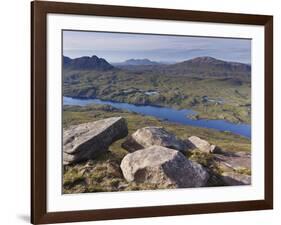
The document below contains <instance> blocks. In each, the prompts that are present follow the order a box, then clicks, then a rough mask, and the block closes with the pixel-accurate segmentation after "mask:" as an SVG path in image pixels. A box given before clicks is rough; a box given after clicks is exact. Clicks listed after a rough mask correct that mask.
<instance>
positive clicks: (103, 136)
mask: <svg viewBox="0 0 281 225" xmlns="http://www.w3.org/2000/svg"><path fill="white" fill-rule="evenodd" d="M127 135H128V128H127V123H126V121H125V119H124V118H122V117H111V118H107V119H103V120H99V121H95V122H91V123H84V124H80V125H76V126H71V127H70V128H68V129H66V130H64V131H63V162H64V164H71V163H75V162H79V161H83V160H88V159H94V158H96V157H97V156H98V155H99V154H101V153H103V152H105V151H107V149H108V147H109V145H111V144H112V143H113V142H115V141H116V140H118V139H121V138H124V137H126V136H127Z"/></svg>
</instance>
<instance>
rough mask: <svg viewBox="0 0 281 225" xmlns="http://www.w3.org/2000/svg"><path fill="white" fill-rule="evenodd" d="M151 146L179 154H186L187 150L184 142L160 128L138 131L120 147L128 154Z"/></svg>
mask: <svg viewBox="0 0 281 225" xmlns="http://www.w3.org/2000/svg"><path fill="white" fill-rule="evenodd" d="M153 145H159V146H163V147H167V148H171V149H176V150H179V151H181V152H186V151H187V148H188V146H187V145H186V143H185V142H184V141H182V140H180V139H178V138H177V137H176V136H175V135H174V134H172V133H170V132H168V131H166V130H165V129H164V128H162V127H144V128H141V129H138V130H137V131H136V132H134V133H133V134H132V135H131V136H130V137H129V138H127V140H126V141H125V142H124V143H123V144H122V147H123V148H125V149H126V150H128V151H129V152H134V151H136V150H139V149H144V148H148V147H150V146H153Z"/></svg>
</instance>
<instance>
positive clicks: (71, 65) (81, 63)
mask: <svg viewBox="0 0 281 225" xmlns="http://www.w3.org/2000/svg"><path fill="white" fill-rule="evenodd" d="M63 67H64V68H65V69H75V70H98V71H106V70H111V69H113V68H114V67H113V66H112V65H111V64H109V63H108V62H107V61H106V60H105V59H103V58H99V57H97V56H95V55H93V56H92V57H89V56H83V57H80V58H75V59H71V58H69V57H66V56H63Z"/></svg>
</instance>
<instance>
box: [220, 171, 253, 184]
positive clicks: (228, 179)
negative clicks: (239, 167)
mask: <svg viewBox="0 0 281 225" xmlns="http://www.w3.org/2000/svg"><path fill="white" fill-rule="evenodd" d="M222 179H223V181H224V182H225V183H226V184H227V185H229V186H234V185H249V184H251V176H249V175H245V174H239V173H235V172H225V173H223V174H222Z"/></svg>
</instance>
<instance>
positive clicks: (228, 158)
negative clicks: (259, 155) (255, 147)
mask: <svg viewBox="0 0 281 225" xmlns="http://www.w3.org/2000/svg"><path fill="white" fill-rule="evenodd" d="M214 160H215V161H216V162H217V163H218V165H220V166H221V167H225V168H230V169H232V170H237V169H241V168H245V169H249V170H250V169H251V153H248V152H236V153H231V152H224V153H222V154H214Z"/></svg>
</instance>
